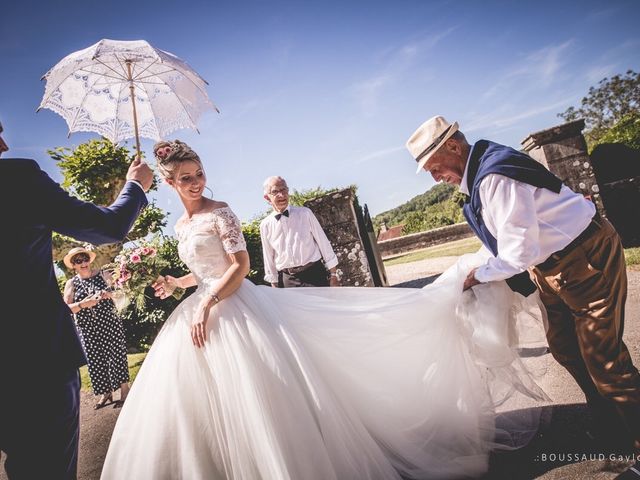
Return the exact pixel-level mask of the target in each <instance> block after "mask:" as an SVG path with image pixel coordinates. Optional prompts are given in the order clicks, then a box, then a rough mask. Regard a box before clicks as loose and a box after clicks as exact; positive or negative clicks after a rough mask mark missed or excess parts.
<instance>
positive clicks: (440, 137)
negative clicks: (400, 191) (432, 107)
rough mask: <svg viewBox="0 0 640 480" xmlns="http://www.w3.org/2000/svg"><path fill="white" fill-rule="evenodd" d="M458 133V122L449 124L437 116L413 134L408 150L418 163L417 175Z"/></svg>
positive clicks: (408, 142)
mask: <svg viewBox="0 0 640 480" xmlns="http://www.w3.org/2000/svg"><path fill="white" fill-rule="evenodd" d="M457 131H458V122H453V123H449V122H447V121H446V120H445V118H444V117H443V116H442V115H436V116H435V117H432V118H430V119H429V120H427V121H426V122H424V123H423V124H422V125H420V127H418V129H417V130H416V131H415V132H413V135H411V137H410V138H409V140H407V149H408V150H409V153H411V155H412V156H413V158H415V159H416V162H418V170H416V173H420V170H422V167H424V165H425V164H426V163H427V161H428V160H429V159H430V158H431V156H432V155H433V154H434V153H436V152H437V151H438V149H439V148H440V147H441V146H442V145H444V142H446V141H447V140H448V139H449V138H451V136H452V135H453V134H454V133H456V132H457Z"/></svg>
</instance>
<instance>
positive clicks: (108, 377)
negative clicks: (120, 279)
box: [72, 273, 129, 395]
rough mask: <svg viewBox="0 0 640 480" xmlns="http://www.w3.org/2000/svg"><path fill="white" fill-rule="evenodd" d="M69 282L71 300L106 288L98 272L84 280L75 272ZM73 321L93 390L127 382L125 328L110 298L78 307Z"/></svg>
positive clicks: (103, 390) (114, 387) (98, 392)
mask: <svg viewBox="0 0 640 480" xmlns="http://www.w3.org/2000/svg"><path fill="white" fill-rule="evenodd" d="M72 282H73V287H74V294H73V301H74V302H79V301H80V300H83V299H85V298H87V297H88V296H90V295H93V294H94V293H96V292H99V291H102V290H106V289H107V288H108V286H107V282H106V281H105V279H104V278H103V276H102V274H100V273H98V274H96V275H94V276H92V277H90V278H86V279H82V278H80V277H79V276H78V275H76V276H74V277H73V280H72ZM76 324H77V326H78V330H79V331H80V338H81V340H82V344H83V346H84V350H85V353H86V354H87V360H88V364H89V377H90V378H91V386H92V387H93V392H94V393H95V394H96V395H102V394H105V393H109V392H112V391H114V390H117V389H118V388H120V384H122V383H125V382H128V381H129V369H128V368H127V346H126V340H125V336H124V327H123V326H122V319H121V318H120V317H119V316H118V314H117V312H116V308H115V305H114V303H113V300H110V299H106V300H102V301H100V302H99V303H98V304H97V305H96V306H94V307H92V308H84V309H82V310H80V311H79V312H78V313H76Z"/></svg>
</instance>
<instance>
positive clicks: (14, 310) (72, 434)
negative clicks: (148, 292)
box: [0, 126, 153, 479]
mask: <svg viewBox="0 0 640 480" xmlns="http://www.w3.org/2000/svg"><path fill="white" fill-rule="evenodd" d="M0 133H2V127H1V126H0ZM7 150H8V147H7V145H6V143H5V142H4V140H2V138H1V136H0V154H1V153H3V152H5V151H7ZM0 179H2V186H1V187H0V218H1V219H2V227H3V228H2V235H0V256H1V258H0V264H1V265H2V267H3V269H4V271H5V272H10V274H9V275H2V276H1V277H0V295H1V298H2V300H3V302H2V309H3V313H2V315H1V316H0V376H1V377H2V384H3V390H2V395H0V452H4V453H5V454H6V461H5V465H4V466H5V470H6V471H7V474H8V476H9V478H10V479H22V478H25V479H26V478H29V479H31V478H34V479H35V478H55V479H73V478H76V470H77V455H78V436H79V428H78V427H79V424H78V412H79V400H80V398H79V390H80V383H79V376H78V367H79V366H80V365H84V364H85V363H86V360H85V356H84V353H83V351H82V347H81V344H80V340H79V339H78V335H77V333H76V329H75V325H74V323H73V320H72V318H71V311H70V310H69V307H68V306H67V305H66V304H65V303H64V301H63V300H62V296H61V294H60V290H59V288H58V284H57V281H56V274H55V271H54V268H53V258H52V240H51V233H52V232H53V231H56V232H59V233H62V234H64V235H68V236H71V237H74V238H76V239H78V240H80V241H84V242H90V243H93V244H103V243H115V242H119V241H122V240H123V239H124V237H125V236H126V234H127V233H128V232H129V230H130V228H131V226H132V225H133V222H134V221H135V219H136V218H137V217H138V215H139V214H140V212H141V210H142V209H143V208H144V207H145V206H146V204H147V199H146V196H145V192H146V191H147V190H148V189H149V187H150V186H151V182H152V180H153V172H152V171H151V169H150V168H149V166H148V165H147V164H146V163H144V162H143V161H141V160H139V159H136V160H134V161H133V162H132V164H131V166H130V167H129V171H128V172H127V183H126V184H125V186H124V188H123V189H122V191H121V192H120V195H119V196H118V198H117V199H116V201H115V202H114V203H113V204H112V205H111V206H109V207H98V206H96V205H93V204H91V203H87V202H82V201H80V200H78V199H76V198H74V197H71V196H69V194H68V193H67V192H65V191H64V190H63V189H62V188H60V186H59V185H58V184H57V183H55V182H54V181H53V180H52V179H51V178H49V176H48V175H47V174H46V173H45V172H43V171H42V170H41V169H40V167H39V166H38V164H37V163H36V162H35V161H34V160H29V159H24V158H7V159H5V158H2V159H0Z"/></svg>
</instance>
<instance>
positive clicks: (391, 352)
mask: <svg viewBox="0 0 640 480" xmlns="http://www.w3.org/2000/svg"><path fill="white" fill-rule="evenodd" d="M154 153H155V155H156V158H157V159H158V166H159V169H160V171H161V174H162V175H163V177H164V178H165V180H166V181H167V183H168V184H169V185H170V186H171V187H172V188H174V189H175V190H176V192H177V193H178V195H179V196H180V199H181V200H182V202H183V204H184V207H185V213H184V215H183V217H182V218H181V219H180V220H179V221H178V223H177V225H176V232H177V236H178V239H179V247H178V248H179V254H180V257H181V258H182V260H183V261H184V262H185V263H186V264H187V265H188V266H189V268H190V270H191V272H192V273H190V274H188V275H186V276H184V277H181V278H173V277H165V279H164V280H163V281H162V282H160V283H159V284H157V285H155V288H156V294H157V295H158V296H161V297H166V296H168V295H169V294H170V293H171V292H172V289H173V288H175V287H177V286H180V287H183V288H184V287H189V286H194V285H197V286H198V288H197V290H196V291H195V293H194V294H192V295H191V296H189V297H188V298H187V299H186V300H184V301H183V302H182V303H181V304H180V305H179V306H178V307H177V308H176V310H175V311H174V312H173V314H172V315H171V316H170V317H169V319H168V320H167V321H166V323H165V325H164V327H163V328H162V330H161V332H160V333H159V334H158V337H157V338H156V340H155V342H154V344H153V346H152V348H151V350H150V351H149V353H148V355H147V357H146V360H145V362H144V364H143V366H142V368H141V370H140V372H139V375H138V377H137V378H136V381H135V383H134V385H133V387H132V389H131V393H130V394H129V396H128V398H127V402H126V403H125V405H124V408H123V409H122V412H121V414H120V417H119V419H118V422H117V424H116V427H115V430H114V432H113V436H112V438H111V443H110V446H109V451H108V453H107V457H106V459H105V464H104V468H103V471H102V479H117V480H122V479H140V478H149V479H154V480H158V479H171V480H175V479H241V480H250V479H251V480H253V479H261V480H306V479H318V480H330V479H335V480H358V479H371V480H388V479H400V478H419V479H425V478H461V477H473V476H478V475H481V474H482V473H483V472H485V471H486V469H487V468H488V454H489V451H490V450H491V449H493V448H500V447H503V448H504V447H506V448H514V447H518V446H521V445H522V444H524V443H526V442H527V441H528V439H529V438H530V436H531V434H532V433H534V432H535V429H536V427H537V423H536V420H537V419H536V418H535V416H533V417H532V418H528V417H527V416H526V415H525V416H523V418H521V419H520V420H521V421H516V422H512V423H511V424H509V427H507V428H506V429H505V428H499V427H498V426H497V425H498V422H499V421H500V420H501V417H498V416H497V414H496V407H497V406H498V405H499V404H501V403H503V402H505V401H506V400H508V399H509V398H511V397H513V396H515V395H524V396H527V397H530V398H533V399H536V400H543V399H545V394H544V393H543V392H542V391H541V390H540V389H539V388H538V387H537V385H536V384H535V383H534V382H533V380H532V379H531V375H530V374H529V373H528V371H527V369H526V368H525V367H524V365H523V363H522V362H521V361H520V359H519V358H518V356H517V354H516V348H515V347H516V346H518V339H517V338H516V333H515V332H516V327H517V324H518V323H521V322H523V321H524V322H527V321H539V320H540V315H541V314H540V311H539V310H537V305H536V304H535V302H533V301H532V300H529V299H524V298H523V297H521V296H519V295H516V294H513V293H512V292H511V291H510V290H509V289H508V288H507V287H506V285H505V284H504V283H502V282H494V283H491V284H485V285H480V286H478V287H474V289H473V292H471V291H469V292H465V293H463V292H462V285H463V282H464V278H465V277H466V274H467V272H468V271H469V270H470V269H471V268H472V267H473V266H475V265H478V264H480V263H483V259H481V258H479V256H478V255H471V256H465V257H463V258H462V259H461V261H460V262H459V263H458V264H457V265H456V266H454V267H452V268H451V269H449V270H448V271H447V272H445V273H444V274H443V275H442V276H441V277H440V278H439V279H438V281H436V282H435V283H433V284H431V285H429V286H427V287H425V288H423V289H396V288H298V289H273V288H269V287H263V286H255V285H254V284H252V283H251V282H250V281H248V280H246V279H245V278H244V277H245V276H246V274H247V273H248V271H249V258H248V254H247V252H246V246H245V242H244V239H243V236H242V232H241V228H240V223H239V221H238V219H237V217H236V216H235V215H234V213H233V212H232V211H231V209H230V208H229V207H228V206H227V205H226V204H225V203H223V202H217V201H213V200H209V199H207V198H205V197H203V195H202V193H203V189H204V187H205V183H206V177H205V172H204V169H203V166H202V163H201V161H200V159H199V157H198V155H197V154H196V153H195V152H194V151H192V150H191V149H190V148H189V147H188V146H187V145H186V144H184V143H182V142H179V141H175V142H171V143H168V142H160V143H159V144H156V146H155V147H154ZM529 328H531V326H530V327H529ZM511 420H513V419H511Z"/></svg>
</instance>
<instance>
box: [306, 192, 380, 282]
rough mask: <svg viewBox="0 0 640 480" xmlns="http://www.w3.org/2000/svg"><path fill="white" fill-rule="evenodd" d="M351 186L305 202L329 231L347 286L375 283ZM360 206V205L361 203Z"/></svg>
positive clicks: (327, 232)
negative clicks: (362, 238)
mask: <svg viewBox="0 0 640 480" xmlns="http://www.w3.org/2000/svg"><path fill="white" fill-rule="evenodd" d="M355 202H356V199H355V194H354V191H353V190H352V189H350V188H346V189H344V190H340V191H337V192H333V193H329V194H327V195H323V196H322V197H318V198H314V199H313V200H309V201H308V202H306V203H305V206H306V207H308V208H310V209H311V210H312V211H313V213H314V214H315V216H316V218H317V219H318V221H319V222H320V225H322V228H323V230H324V232H325V233H326V234H327V238H328V239H329V242H331V246H332V247H333V251H334V252H335V253H336V256H337V257H338V261H339V263H338V268H337V269H338V271H339V273H340V275H341V282H342V285H343V286H351V287H353V286H355V287H359V286H364V287H373V286H374V281H373V278H372V275H371V269H370V266H369V261H368V260H367V254H366V252H365V249H364V246H363V242H362V240H361V238H360V233H359V230H358V217H357V215H356V211H355V207H354V203H355ZM358 208H359V207H358Z"/></svg>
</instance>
